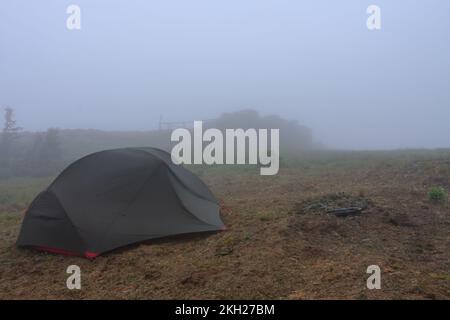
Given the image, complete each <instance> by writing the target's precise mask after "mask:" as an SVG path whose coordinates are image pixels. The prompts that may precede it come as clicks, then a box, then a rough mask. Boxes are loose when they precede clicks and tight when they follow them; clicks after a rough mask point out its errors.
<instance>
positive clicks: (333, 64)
mask: <svg viewBox="0 0 450 320" xmlns="http://www.w3.org/2000/svg"><path fill="white" fill-rule="evenodd" d="M72 2H73V1H45V2H42V1H41V2H29V1H16V0H15V1H10V0H7V1H2V2H1V3H0V48H1V50H0V106H2V107H6V106H11V107H13V108H14V109H15V116H16V119H17V121H18V124H19V125H20V126H21V127H23V128H24V129H25V130H27V131H45V130H46V129H47V128H51V127H57V128H62V129H76V128H93V129H100V130H105V131H148V130H154V129H157V128H158V122H159V120H160V117H161V116H162V119H163V120H164V121H193V120H202V119H211V118H217V117H219V116H220V115H221V114H222V113H224V112H235V111H239V110H243V109H253V110H255V111H257V112H259V113H260V114H261V115H262V116H267V115H272V114H276V115H279V116H281V117H282V118H284V119H287V120H296V121H298V122H299V123H300V124H301V125H304V126H307V127H309V128H311V130H312V134H313V137H314V140H315V141H317V142H320V143H321V144H322V145H324V146H327V147H330V148H337V149H392V148H436V147H450V126H449V125H448V119H450V91H449V90H448V87H449V84H450V45H449V41H448V39H450V20H449V19H448V17H447V16H448V14H447V13H448V12H449V10H450V3H449V2H447V1H405V0H404V1H395V2H394V1H383V0H379V1H376V4H377V5H379V6H380V8H381V17H382V27H381V30H375V31H370V30H368V29H367V27H366V19H367V17H368V15H367V13H366V8H367V7H368V5H370V4H372V2H369V1H311V2H307V3H305V2H299V1H287V0H281V1H279V0H277V1H267V0H263V1H261V0H258V1H256V0H251V1H238V0H230V1H204V0H190V1H181V0H174V1H132V2H123V1H85V0H79V1H76V4H77V5H79V6H80V8H81V30H68V29H67V28H66V19H67V17H68V14H67V13H66V8H67V7H68V5H69V4H72ZM2 111H3V109H2Z"/></svg>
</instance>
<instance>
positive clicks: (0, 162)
mask: <svg viewBox="0 0 450 320" xmlns="http://www.w3.org/2000/svg"><path fill="white" fill-rule="evenodd" d="M23 135H24V132H23V129H22V128H21V127H19V126H18V125H17V121H16V119H15V114H14V109H13V108H11V107H6V108H4V113H3V128H2V131H1V135H0V179H5V178H10V177H13V176H48V175H51V174H54V173H55V172H56V171H58V170H60V169H61V166H62V165H63V161H62V149H61V144H60V139H59V130H58V129H53V128H51V129H48V130H47V131H46V132H38V133H35V134H33V137H32V139H31V140H30V139H23Z"/></svg>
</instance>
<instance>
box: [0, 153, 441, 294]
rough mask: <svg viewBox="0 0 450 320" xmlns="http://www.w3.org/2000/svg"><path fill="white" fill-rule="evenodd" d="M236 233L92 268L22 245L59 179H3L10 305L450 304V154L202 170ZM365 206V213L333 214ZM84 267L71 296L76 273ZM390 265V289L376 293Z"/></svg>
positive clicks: (286, 160) (100, 261)
mask: <svg viewBox="0 0 450 320" xmlns="http://www.w3.org/2000/svg"><path fill="white" fill-rule="evenodd" d="M192 170H193V171H194V172H196V173H197V174H198V175H199V176H200V177H201V178H202V179H203V180H204V181H205V182H206V183H207V185H208V186H209V187H210V188H211V190H212V191H213V192H214V194H215V195H216V197H217V198H218V199H219V200H220V203H221V206H222V217H223V220H224V221H225V223H226V225H227V227H228V229H227V230H226V231H223V232H218V233H209V234H195V235H186V236H178V237H173V238H167V239H159V240H154V241H149V242H147V243H142V244H137V245H133V246H130V247H127V248H124V249H120V250H115V251H113V252H111V253H108V254H105V255H103V256H100V257H99V258H97V259H95V260H93V261H90V260H87V259H83V258H77V257H64V256H60V255H53V254H47V253H42V252H37V251H33V250H27V249H20V248H17V247H16V246H15V240H16V238H17V235H18V232H19V229H20V224H21V221H22V217H23V211H24V210H25V209H26V207H27V206H28V204H29V203H30V201H31V200H32V199H33V198H34V196H36V194H37V193H38V192H39V191H40V190H42V189H43V188H45V187H46V186H47V185H48V184H49V183H50V182H51V180H52V179H51V178H45V179H11V180H5V181H0V239H1V242H0V298H1V299H6V298H12V299H30V298H45V299H60V298H63V299H74V298H91V299H98V298H111V299H158V298H162V299H170V298H210V299H220V298H231V299H233V298H256V299H267V298H273V299H314V298H338V299H346V298H349V299H392V298H399V299H449V298H450V250H449V248H450V209H449V208H448V199H446V200H447V202H446V201H441V202H432V201H430V200H429V199H428V196H427V193H428V191H429V190H430V189H431V188H432V187H442V188H443V189H445V190H447V191H449V190H450V150H434V151H421V150H405V151H392V152H385V151H383V152H381V151H380V152H375V151H371V152H343V151H339V152H338V151H334V152H333V151H328V152H320V153H318V152H316V153H313V154H308V155H304V156H295V155H286V156H283V158H282V159H281V169H280V172H279V174H278V175H276V176H260V175H259V169H258V168H257V167H254V166H253V167H252V166H246V167H233V166H221V167H193V168H192ZM360 202H364V203H366V204H367V209H366V210H365V211H363V213H362V214H361V215H358V216H352V217H346V218H340V217H336V216H335V215H333V214H329V213H326V210H325V208H327V207H333V206H337V205H345V204H352V203H360ZM72 264H76V265H79V266H80V267H81V270H82V289H81V290H68V289H67V288H66V279H67V277H68V274H67V273H66V268H67V267H68V266H69V265H72ZM369 265H379V266H380V268H381V272H382V278H381V279H382V280H381V285H382V288H381V290H368V289H367V288H366V279H367V277H368V276H369V275H368V274H366V269H367V267H368V266H369Z"/></svg>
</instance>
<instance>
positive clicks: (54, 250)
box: [34, 246, 100, 259]
mask: <svg viewBox="0 0 450 320" xmlns="http://www.w3.org/2000/svg"><path fill="white" fill-rule="evenodd" d="M34 248H36V249H38V250H41V251H45V252H50V253H57V254H62V255H65V256H71V257H80V256H81V257H82V256H83V255H81V254H79V253H76V252H72V251H69V250H64V249H58V248H49V247H43V246H36V247H34ZM99 255H100V254H99V253H95V252H90V251H85V252H84V257H86V258H88V259H94V258H96V257H98V256H99Z"/></svg>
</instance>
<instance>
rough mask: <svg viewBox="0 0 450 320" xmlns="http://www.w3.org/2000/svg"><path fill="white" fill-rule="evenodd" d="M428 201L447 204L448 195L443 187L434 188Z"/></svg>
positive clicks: (429, 193)
mask: <svg viewBox="0 0 450 320" xmlns="http://www.w3.org/2000/svg"><path fill="white" fill-rule="evenodd" d="M428 200H430V201H432V202H440V203H447V202H448V193H447V191H446V190H445V189H444V188H442V187H432V188H431V189H430V191H428Z"/></svg>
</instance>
